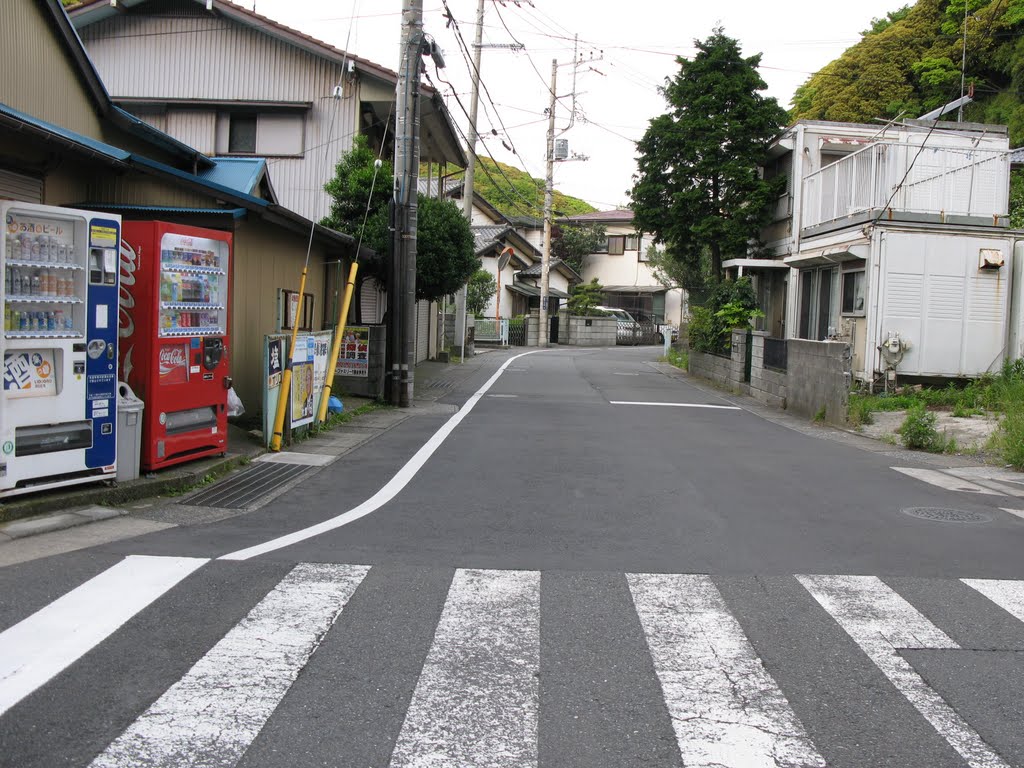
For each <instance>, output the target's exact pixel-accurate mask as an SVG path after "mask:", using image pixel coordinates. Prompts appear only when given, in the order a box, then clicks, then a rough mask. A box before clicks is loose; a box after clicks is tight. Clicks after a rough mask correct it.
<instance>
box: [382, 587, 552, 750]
mask: <svg viewBox="0 0 1024 768" xmlns="http://www.w3.org/2000/svg"><path fill="white" fill-rule="evenodd" d="M539 671H540V573H539V572H537V571H491V570H486V571H485V570H461V569H460V570H458V571H456V573H455V577H454V578H453V579H452V584H451V587H450V589H449V590H448V597H447V599H446V600H445V604H444V610H443V611H442V612H441V618H440V620H439V621H438V624H437V629H436V631H435V633H434V640H433V642H432V643H431V646H430V650H429V651H428V652H427V658H426V661H425V662H424V664H423V670H422V672H421V673H420V677H419V680H418V681H417V683H416V690H415V691H414V692H413V696H412V701H411V702H410V704H409V708H408V710H407V711H406V714H405V721H404V722H403V723H402V730H401V731H400V732H399V735H398V740H397V741H396V743H395V748H394V751H393V752H392V754H391V763H390V768H423V767H424V766H430V767H431V768H465V766H484V765H486V766H494V767H495V768H497V767H498V766H500V767H501V768H535V767H536V765H537V761H538V747H537V734H538V717H539V714H538V713H539V707H540V704H539V702H540V690H539V688H540V681H539Z"/></svg>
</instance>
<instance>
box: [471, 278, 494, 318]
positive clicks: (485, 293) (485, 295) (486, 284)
mask: <svg viewBox="0 0 1024 768" xmlns="http://www.w3.org/2000/svg"><path fill="white" fill-rule="evenodd" d="M497 292H498V285H497V283H495V282H494V275H492V274H491V273H490V272H488V271H487V270H486V269H478V270H477V271H476V272H474V273H473V276H472V277H470V278H469V285H468V286H467V287H466V308H467V309H468V310H469V311H470V312H472V313H473V315H474V316H475V317H481V316H482V315H483V313H484V310H485V309H487V304H488V303H489V302H490V300H491V298H492V297H493V296H494V294H496V293H497Z"/></svg>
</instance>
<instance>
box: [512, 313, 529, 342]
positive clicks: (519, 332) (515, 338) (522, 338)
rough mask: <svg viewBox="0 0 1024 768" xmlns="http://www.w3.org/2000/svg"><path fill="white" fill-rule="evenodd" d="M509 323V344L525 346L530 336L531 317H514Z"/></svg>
mask: <svg viewBox="0 0 1024 768" xmlns="http://www.w3.org/2000/svg"><path fill="white" fill-rule="evenodd" d="M507 323H508V337H507V339H508V341H507V343H508V344H509V346H513V347H525V346H526V339H527V336H528V333H527V332H528V330H529V326H530V318H528V317H513V318H512V319H511V320H508V321H507Z"/></svg>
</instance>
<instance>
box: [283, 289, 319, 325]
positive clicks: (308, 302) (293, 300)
mask: <svg viewBox="0 0 1024 768" xmlns="http://www.w3.org/2000/svg"><path fill="white" fill-rule="evenodd" d="M302 297H303V298H302V320H301V321H300V325H299V330H300V331H311V330H313V294H311V293H304V294H302ZM298 311H299V292H298V291H289V290H286V289H281V329H282V330H285V331H290V330H292V328H294V327H295V317H296V315H297V314H298Z"/></svg>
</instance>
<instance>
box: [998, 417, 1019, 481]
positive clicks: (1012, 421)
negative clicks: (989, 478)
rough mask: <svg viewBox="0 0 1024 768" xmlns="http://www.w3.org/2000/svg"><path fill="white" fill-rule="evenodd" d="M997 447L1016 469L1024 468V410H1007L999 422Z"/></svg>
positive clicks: (1006, 460)
mask: <svg viewBox="0 0 1024 768" xmlns="http://www.w3.org/2000/svg"><path fill="white" fill-rule="evenodd" d="M995 442H996V447H997V448H998V450H999V455H1000V456H1002V457H1003V460H1004V461H1005V462H1006V463H1007V464H1009V465H1010V466H1012V467H1013V468H1014V469H1024V412H1022V411H1021V410H1019V409H1017V410H1014V411H1007V413H1006V416H1004V417H1003V419H1002V421H1000V422H999V429H998V431H997V432H996V441H995Z"/></svg>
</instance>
